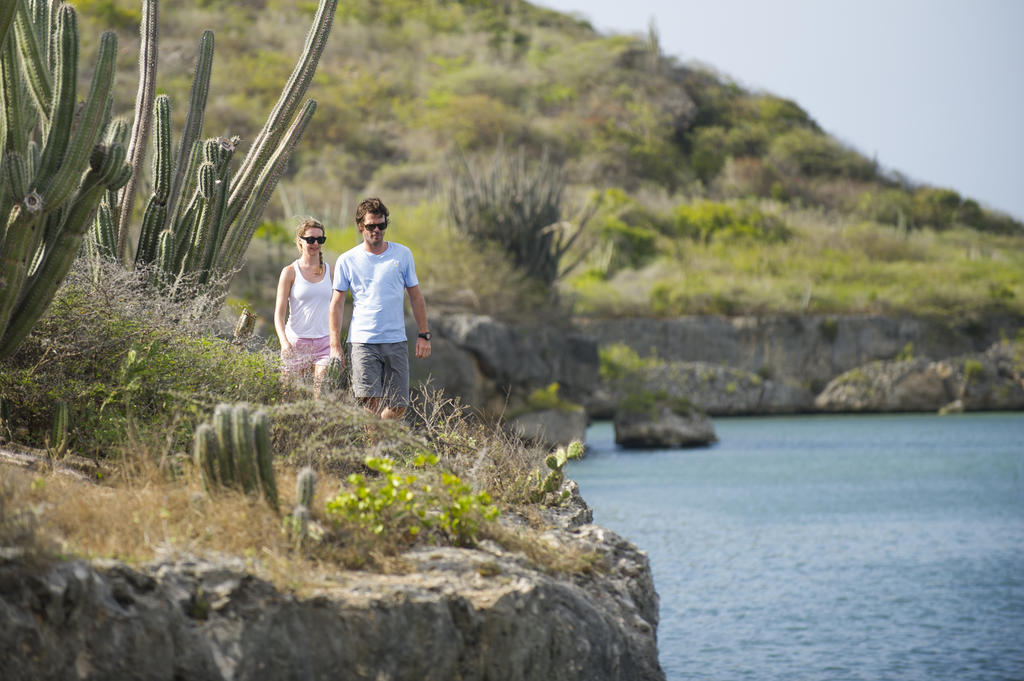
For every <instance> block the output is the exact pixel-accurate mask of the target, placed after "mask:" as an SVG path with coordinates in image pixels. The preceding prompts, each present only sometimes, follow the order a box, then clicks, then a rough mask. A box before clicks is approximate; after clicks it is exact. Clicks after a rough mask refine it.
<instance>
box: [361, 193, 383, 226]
mask: <svg viewBox="0 0 1024 681" xmlns="http://www.w3.org/2000/svg"><path fill="white" fill-rule="evenodd" d="M367 213H370V214H371V215H383V216H384V224H385V225H386V224H388V222H390V217H389V216H390V213H388V207H387V206H385V205H384V202H383V201H381V200H380V199H378V198H377V197H372V198H369V199H363V200H362V201H360V202H359V206H357V207H356V224H357V225H360V226H361V225H362V224H363V218H364V217H366V214H367Z"/></svg>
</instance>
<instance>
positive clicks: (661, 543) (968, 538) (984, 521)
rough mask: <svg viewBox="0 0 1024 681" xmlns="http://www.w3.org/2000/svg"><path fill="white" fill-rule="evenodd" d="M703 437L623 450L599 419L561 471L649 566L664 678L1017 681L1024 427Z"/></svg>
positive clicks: (965, 425)
mask: <svg viewBox="0 0 1024 681" xmlns="http://www.w3.org/2000/svg"><path fill="white" fill-rule="evenodd" d="M715 429H716V431H717V433H718V437H719V443H718V444H717V445H715V446H713V447H710V448H704V449H695V450H673V451H635V450H634V451H625V450H621V449H619V448H617V447H616V446H615V444H614V434H613V430H612V427H611V425H610V424H608V423H598V424H595V425H593V426H592V427H591V428H590V429H589V430H588V432H587V444H588V446H589V448H590V451H589V453H588V455H587V457H586V458H585V459H584V460H582V461H579V462H573V463H571V464H570V468H569V475H570V477H572V478H573V479H575V480H576V481H577V482H578V483H579V485H580V488H581V491H582V493H583V496H584V498H585V499H586V500H587V501H588V503H589V504H590V505H591V507H593V509H594V516H595V522H597V523H598V524H601V525H603V526H605V527H608V528H611V529H613V530H615V531H617V532H619V533H620V534H623V535H625V536H627V537H629V538H630V539H631V540H633V541H634V542H635V543H636V544H637V545H638V546H640V548H642V549H644V550H646V551H647V552H648V553H649V555H650V559H651V567H652V570H653V573H654V583H655V587H656V588H657V590H658V593H659V595H660V598H661V608H660V612H661V621H660V624H659V627H658V647H659V650H660V659H661V664H662V667H663V668H664V669H665V673H666V675H667V677H668V679H670V680H677V679H715V680H716V681H728V680H730V679H757V680H758V681H762V680H773V679H778V680H782V679H786V680H787V681H789V680H794V679H828V680H829V681H832V680H841V679H864V680H870V681H879V680H883V679H884V680H887V681H888V680H901V679H907V680H910V679H922V680H924V679H927V680H929V681H931V680H935V679H950V680H954V679H955V680H956V681H968V680H970V681H988V680H996V679H998V680H1007V679H1016V680H1018V681H1019V680H1020V679H1024V414H968V415H958V416H944V417H940V416H932V415H900V416H810V417H794V418H732V419H725V418H719V419H716V420H715Z"/></svg>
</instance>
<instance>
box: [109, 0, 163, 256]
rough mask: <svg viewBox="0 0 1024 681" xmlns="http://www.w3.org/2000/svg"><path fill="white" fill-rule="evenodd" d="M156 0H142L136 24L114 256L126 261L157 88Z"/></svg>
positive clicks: (157, 31)
mask: <svg viewBox="0 0 1024 681" xmlns="http://www.w3.org/2000/svg"><path fill="white" fill-rule="evenodd" d="M157 4H158V3H157V0H143V3H142V21H141V23H140V24H139V35H140V37H141V44H140V46H139V90H138V92H137V93H136V97H135V123H134V124H133V125H132V137H131V141H130V142H129V143H128V165H129V166H131V169H132V175H131V178H129V180H128V184H127V185H125V187H124V189H122V190H121V195H120V200H119V204H120V214H119V215H118V218H117V256H118V258H119V259H120V260H122V261H124V262H127V257H128V227H129V224H130V222H131V217H132V209H133V208H134V207H135V190H136V186H137V184H138V181H139V175H140V174H141V172H142V162H143V160H144V159H145V156H146V142H147V141H148V139H149V128H150V122H151V118H150V111H152V110H153V96H154V93H155V92H156V65H157V49H158V42H159V35H160V33H159V26H158V23H159V22H158V12H157Z"/></svg>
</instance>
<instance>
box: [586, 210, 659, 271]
mask: <svg viewBox="0 0 1024 681" xmlns="http://www.w3.org/2000/svg"><path fill="white" fill-rule="evenodd" d="M598 230H599V234H600V237H601V240H602V241H603V242H604V245H605V248H607V249H608V251H609V252H608V254H607V256H606V265H605V268H606V271H607V272H614V271H617V270H620V269H623V268H632V269H636V268H639V267H642V266H643V265H644V264H646V263H647V262H649V261H650V260H651V259H652V258H653V257H654V256H655V255H657V252H658V250H657V239H658V234H657V232H655V231H654V230H652V229H649V228H646V227H639V226H637V227H634V226H632V225H628V224H626V223H625V222H623V221H622V220H620V219H619V218H615V217H609V218H606V219H605V220H604V221H603V222H602V223H601V224H600V226H599V227H598Z"/></svg>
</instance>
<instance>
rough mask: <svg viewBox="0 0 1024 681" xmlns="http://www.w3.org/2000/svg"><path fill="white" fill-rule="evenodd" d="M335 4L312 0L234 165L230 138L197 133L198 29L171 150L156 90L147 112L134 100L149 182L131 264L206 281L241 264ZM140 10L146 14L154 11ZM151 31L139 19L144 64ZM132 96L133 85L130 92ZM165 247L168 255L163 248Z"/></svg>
mask: <svg viewBox="0 0 1024 681" xmlns="http://www.w3.org/2000/svg"><path fill="white" fill-rule="evenodd" d="M148 2H152V0H147V3H148ZM336 10H337V0H320V2H319V5H318V8H317V12H316V14H315V16H314V18H313V23H312V25H311V27H310V31H309V33H308V34H307V36H306V43H305V46H304V48H303V51H302V54H301V55H300V57H299V60H298V61H297V63H296V64H295V68H294V70H293V71H292V74H291V77H290V78H289V80H288V82H287V83H286V84H285V86H284V89H283V90H282V92H281V95H280V97H279V98H278V101H277V104H276V105H275V106H274V108H273V110H272V111H271V112H270V114H269V116H268V118H267V121H266V123H265V124H264V126H263V129H262V130H261V131H260V133H259V135H257V137H256V139H255V140H254V141H253V143H252V146H251V148H250V149H249V152H248V154H247V155H246V157H245V159H244V160H243V161H242V164H241V166H240V168H239V169H238V172H237V173H233V171H232V169H231V164H230V161H231V156H232V153H233V152H234V149H235V147H236V145H237V144H238V141H239V138H237V137H235V138H231V139H226V138H215V139H207V140H205V141H202V139H201V136H202V127H203V119H204V116H205V108H206V101H207V96H208V93H209V87H210V73H211V68H212V62H213V49H214V37H213V33H212V32H210V31H206V32H204V33H203V36H202V38H201V39H200V42H199V60H198V62H197V64H196V70H195V73H194V75H193V80H192V94H191V98H190V102H189V111H188V115H187V117H186V120H185V128H184V130H183V131H182V135H181V142H180V144H179V146H178V150H177V153H176V154H175V155H173V156H171V154H170V149H171V130H170V124H169V121H170V115H169V102H168V101H167V100H166V98H164V97H157V98H156V102H155V111H153V112H151V111H149V110H148V109H143V108H141V106H139V107H137V109H136V112H135V115H136V126H135V128H136V129H137V130H142V129H143V126H142V124H141V123H140V121H141V120H142V119H145V120H147V121H148V120H149V119H150V117H152V118H153V119H154V120H155V122H156V123H155V128H154V135H153V137H154V145H155V154H154V181H153V183H152V184H153V188H154V190H153V194H152V196H151V197H150V198H149V201H148V203H147V208H146V213H145V216H144V217H143V224H142V228H141V232H140V234H139V240H138V245H137V248H136V251H135V252H136V258H135V265H136V267H140V266H144V265H150V264H151V263H153V264H155V265H156V267H157V269H158V273H157V275H156V278H157V279H158V280H161V281H170V280H173V279H175V278H180V277H183V276H188V277H190V278H194V280H195V281H198V282H206V281H209V280H210V279H211V277H213V276H216V275H218V274H227V273H231V272H233V271H234V270H235V269H237V268H238V267H239V266H240V265H241V262H242V258H243V257H244V255H245V251H246V249H247V248H248V245H249V242H250V240H251V239H252V236H253V233H254V232H255V231H256V228H257V227H258V223H259V220H260V217H261V215H262V213H263V210H264V208H265V207H266V205H267V202H268V201H269V200H270V197H271V195H272V194H273V191H274V188H275V187H276V186H277V182H278V180H279V179H280V177H281V174H282V173H283V172H284V169H285V166H286V165H287V162H288V159H289V158H290V156H291V153H292V151H293V150H294V148H295V146H296V145H297V144H298V142H299V140H300V139H301V137H302V134H303V133H304V132H305V129H306V126H307V125H308V124H309V121H310V119H311V118H312V116H313V113H314V112H315V111H316V102H315V101H314V100H309V101H307V102H305V103H304V104H303V103H302V99H303V97H304V96H305V93H306V91H307V90H308V88H309V85H310V83H311V82H312V79H313V74H314V73H315V72H316V68H317V64H318V63H319V60H320V56H321V55H322V53H323V50H324V48H325V46H326V44H327V38H328V36H329V34H330V31H331V26H332V24H333V20H334V14H335V11H336ZM145 16H147V17H149V18H150V19H151V20H152V21H155V17H156V14H155V11H154V12H153V13H152V14H150V15H145ZM156 36H157V31H156V29H155V26H154V27H150V30H146V28H145V27H144V28H143V31H142V38H143V43H144V47H143V52H144V54H146V55H148V56H147V57H146V58H147V59H149V60H150V61H151V62H152V63H147V69H150V70H151V71H152V72H153V73H155V71H156V40H157V38H156ZM142 101H143V98H142V93H141V86H140V97H139V102H142ZM137 172H138V171H136V173H137ZM165 178H166V179H165ZM122 198H123V199H124V202H123V203H122V204H121V205H120V206H118V207H117V210H116V212H117V214H119V215H120V216H121V228H120V230H119V234H118V251H119V252H120V253H121V254H122V255H123V254H124V253H125V252H126V251H127V248H128V245H127V244H126V243H125V240H126V239H127V230H126V229H125V220H126V217H127V216H130V215H131V213H132V208H133V206H132V203H131V202H132V200H133V197H132V194H131V192H129V191H125V192H124V193H123V195H122ZM172 245H173V248H172ZM172 250H173V251H174V257H173V258H171V257H168V255H169V253H170V252H171V251H172Z"/></svg>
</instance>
